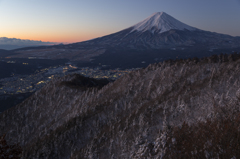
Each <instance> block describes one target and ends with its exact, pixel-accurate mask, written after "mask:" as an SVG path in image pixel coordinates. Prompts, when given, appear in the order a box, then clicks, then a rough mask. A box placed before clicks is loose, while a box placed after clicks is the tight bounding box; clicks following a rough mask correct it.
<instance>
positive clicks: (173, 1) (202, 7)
mask: <svg viewBox="0 0 240 159" xmlns="http://www.w3.org/2000/svg"><path fill="white" fill-rule="evenodd" d="M162 11H164V12H166V13H167V14H169V15H171V16H173V17H174V18H176V19H178V20H180V21H181V22H183V23H186V24H188V25H190V26H193V27H197V28H199V29H202V30H207V31H213V32H218V33H223V34H229V35H232V36H240V0H201V1H199V0H198V1H197V0H0V37H7V38H17V39H29V40H36V41H43V42H59V43H74V42H81V41H85V40H89V39H93V38H97V37H101V36H104V35H108V34H111V33H114V32H117V31H120V30H123V29H125V28H128V27H130V26H132V25H134V24H136V23H138V22H140V21H142V20H143V19H145V18H147V17H148V16H150V15H151V14H153V13H155V12H162Z"/></svg>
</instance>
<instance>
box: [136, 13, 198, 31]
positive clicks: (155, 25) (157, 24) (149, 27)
mask: <svg viewBox="0 0 240 159" xmlns="http://www.w3.org/2000/svg"><path fill="white" fill-rule="evenodd" d="M132 27H133V30H132V32H133V31H142V32H144V31H151V32H152V33H154V32H155V33H156V32H157V33H163V32H166V31H169V30H171V29H177V30H184V29H187V30H190V31H193V30H197V28H194V27H191V26H189V25H187V24H184V23H182V22H180V21H179V20H177V19H175V18H173V17H172V16H170V15H168V14H167V13H165V12H156V13H154V14H152V15H151V16H149V17H148V18H146V19H144V20H143V21H141V22H139V23H137V24H136V25H134V26H132Z"/></svg>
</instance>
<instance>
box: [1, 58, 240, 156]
mask: <svg viewBox="0 0 240 159" xmlns="http://www.w3.org/2000/svg"><path fill="white" fill-rule="evenodd" d="M239 69H240V55H239V54H231V55H224V54H222V55H215V56H211V57H208V58H202V59H198V58H194V59H186V60H168V61H164V62H161V63H157V64H151V65H149V66H148V67H146V68H143V69H139V70H136V71H133V72H131V73H129V74H127V75H125V76H122V77H121V78H120V79H118V80H116V81H114V82H111V83H108V82H104V81H98V80H94V79H91V78H85V77H82V76H80V75H68V76H66V77H63V78H56V79H54V80H52V81H51V82H49V83H48V84H47V85H46V86H44V87H43V88H42V89H41V90H39V91H37V92H35V93H34V95H33V96H31V97H30V98H28V99H27V100H25V101H24V102H22V103H21V104H19V105H17V106H16V107H14V108H11V109H9V110H7V111H5V112H3V113H1V114H0V136H2V135H4V134H6V137H5V139H6V141H7V142H8V144H9V145H14V144H16V143H19V144H20V146H21V147H22V150H23V152H22V155H23V156H22V157H23V158H59V159H61V158H64V159H65V158H176V157H179V156H180V157H182V158H214V157H217V156H220V157H223V158H239V157H240V154H239V152H240V151H239V150H240V147H239V143H240V140H239V138H238V136H239V135H240V132H239V126H240V125H239V113H240V109H239V106H240V101H239V99H240V93H239V92H240V87H239V82H240V78H239V77H240V76H239V71H240V70H239ZM107 83H108V84H107ZM82 88H84V89H82ZM228 134H231V135H228Z"/></svg>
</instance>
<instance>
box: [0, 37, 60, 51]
mask: <svg viewBox="0 0 240 159" xmlns="http://www.w3.org/2000/svg"><path fill="white" fill-rule="evenodd" d="M55 44H57V43H54V42H43V41H37V40H27V39H17V38H7V37H0V49H5V50H13V49H18V48H23V47H30V46H35V47H37V46H47V45H55Z"/></svg>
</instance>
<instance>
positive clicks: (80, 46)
mask: <svg viewBox="0 0 240 159" xmlns="http://www.w3.org/2000/svg"><path fill="white" fill-rule="evenodd" d="M232 51H240V37H233V36H230V35H225V34H218V33H214V32H209V31H204V30H201V29H198V28H195V27H191V26H189V25H187V24H184V23H182V22H180V21H178V20H177V19H175V18H173V17H172V16H170V15H168V14H167V13H165V12H157V13H154V14H153V15H151V16H150V17H148V18H146V19H145V20H143V21H141V22H139V23H137V24H136V25H133V26H131V27H129V28H126V29H124V30H122V31H119V32H117V33H114V34H110V35H106V36H103V37H100V38H96V39H92V40H89V41H84V42H79V43H73V44H68V45H55V46H49V47H31V48H22V49H17V50H15V52H16V53H18V55H14V56H12V57H20V58H28V57H35V58H39V59H63V58H65V59H69V60H70V61H75V62H76V63H79V62H80V63H81V64H82V63H84V66H90V65H91V66H99V63H101V64H102V65H108V66H112V67H120V68H122V67H144V66H147V65H148V64H150V63H154V62H159V61H163V60H166V59H176V58H189V57H204V56H210V55H212V54H220V53H222V52H223V53H231V52H232ZM81 64H80V66H82V65H81Z"/></svg>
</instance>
